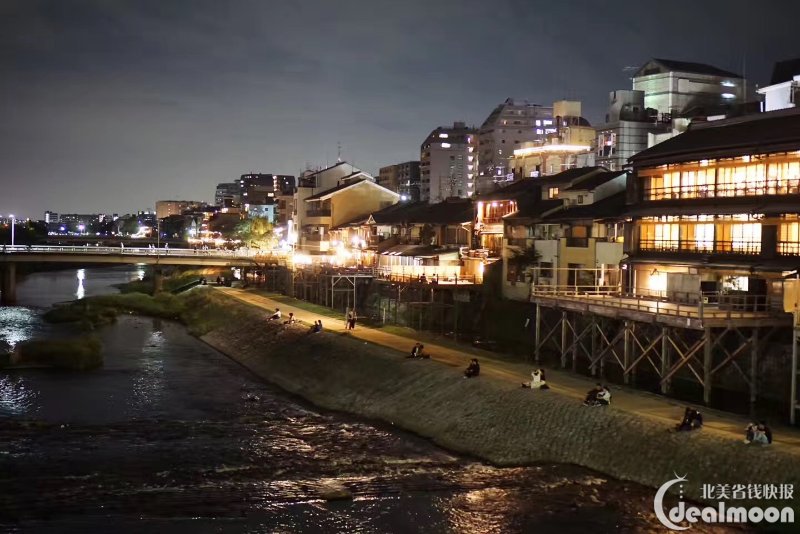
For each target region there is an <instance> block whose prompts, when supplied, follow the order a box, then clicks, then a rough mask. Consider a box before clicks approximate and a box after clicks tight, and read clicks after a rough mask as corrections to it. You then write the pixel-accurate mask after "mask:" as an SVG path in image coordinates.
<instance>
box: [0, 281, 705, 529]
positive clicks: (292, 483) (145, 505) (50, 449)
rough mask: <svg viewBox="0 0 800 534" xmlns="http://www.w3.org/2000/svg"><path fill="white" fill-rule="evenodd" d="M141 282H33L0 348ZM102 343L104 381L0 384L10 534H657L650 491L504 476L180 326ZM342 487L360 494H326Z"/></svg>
mask: <svg viewBox="0 0 800 534" xmlns="http://www.w3.org/2000/svg"><path fill="white" fill-rule="evenodd" d="M138 276H141V272H140V271H139V270H138V269H137V268H113V269H83V270H80V271H76V270H70V271H60V272H55V273H52V272H51V273H40V274H34V275H31V276H29V277H27V278H26V279H25V280H24V282H23V283H21V284H20V286H19V290H18V296H19V299H20V303H21V304H22V306H20V307H12V308H0V344H5V345H6V346H13V345H14V344H16V343H18V342H20V341H23V340H25V339H28V338H31V337H48V336H60V335H65V334H66V333H67V330H68V328H66V327H62V328H59V329H56V328H53V327H51V326H49V325H46V324H44V323H43V322H42V321H41V319H40V318H39V312H40V311H41V308H43V307H46V306H49V305H51V304H52V303H54V302H59V301H64V300H68V299H71V298H75V297H76V296H82V295H91V294H100V293H104V292H111V291H114V289H113V287H112V284H114V283H120V282H124V281H127V280H131V279H135V278H137V277H138ZM98 336H99V337H100V339H101V340H102V343H103V351H104V358H105V365H104V367H103V368H102V369H100V370H97V371H92V372H87V373H65V372H54V371H46V370H16V371H10V372H5V373H3V372H0V528H3V529H4V530H8V531H12V532H107V531H110V530H112V529H113V530H114V531H115V532H136V533H140V532H192V533H197V532H220V531H226V532H228V531H231V532H364V533H367V532H370V533H371V532H403V533H405V532H426V533H429V532H430V533H435V532H458V533H463V532H466V533H472V532H474V533H485V532H534V531H538V532H564V533H570V532H580V533H582V534H584V533H586V532H593V533H598V532H620V531H627V532H647V531H653V532H661V531H663V527H661V526H660V525H659V524H658V523H657V522H656V520H655V519H654V517H653V514H652V498H653V493H654V492H653V491H652V490H650V489H648V488H643V487H641V486H638V485H635V484H629V483H624V482H620V481H616V480H613V479H609V478H607V477H603V476H601V475H598V474H596V473H592V472H590V471H588V470H585V469H580V468H577V467H572V466H565V465H540V466H535V467H525V468H495V467H491V466H488V465H486V464H483V463H481V462H478V461H475V460H473V459H469V458H464V457H461V456H458V455H455V454H451V453H449V452H446V451H443V450H442V449H439V448H437V447H436V446H434V445H432V444H431V443H430V442H428V441H426V440H423V439H420V438H417V437H415V436H412V435H409V434H407V433H404V432H401V431H398V430H396V429H393V428H387V427H386V426H382V425H377V424H374V423H371V422H366V421H363V420H358V419H354V418H350V417H347V416H344V415H341V414H332V413H326V412H321V411H319V410H317V409H314V408H313V407H310V406H308V405H307V404H306V403H304V402H302V401H300V400H298V399H296V398H293V397H291V396H289V395H287V394H286V393H284V392H282V391H280V390H278V389H277V388H275V387H272V386H270V385H268V384H266V383H264V382H263V381H261V380H259V379H258V378H257V377H255V376H253V375H252V374H250V373H249V372H248V371H246V370H245V369H243V368H242V367H240V366H239V365H237V364H236V363H234V362H233V361H231V360H229V359H228V358H226V357H225V356H224V355H222V354H220V353H218V352H216V351H214V350H213V349H211V348H209V347H208V346H206V345H205V344H203V343H202V342H200V341H199V340H197V339H195V338H193V337H191V336H189V335H188V334H187V333H186V332H185V330H184V329H183V328H182V327H181V326H179V325H177V324H174V323H170V322H165V321H161V320H155V319H149V318H142V317H133V316H124V317H122V318H121V319H120V321H119V322H118V323H117V324H115V325H112V326H109V327H105V328H103V329H101V330H100V331H99V332H98ZM609 453H610V454H613V452H609ZM343 488H345V489H346V490H347V491H348V492H349V493H350V494H351V495H352V498H351V499H344V500H326V499H325V498H324V497H325V496H327V495H328V494H329V493H330V492H336V491H340V490H341V489H343ZM695 531H703V530H702V529H697V528H695Z"/></svg>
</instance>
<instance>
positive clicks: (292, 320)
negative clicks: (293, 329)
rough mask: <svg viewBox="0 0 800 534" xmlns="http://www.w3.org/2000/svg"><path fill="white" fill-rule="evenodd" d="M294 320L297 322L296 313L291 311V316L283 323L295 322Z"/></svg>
mask: <svg viewBox="0 0 800 534" xmlns="http://www.w3.org/2000/svg"><path fill="white" fill-rule="evenodd" d="M294 322H295V318H294V313H293V312H289V318H288V319H286V320H285V321H283V324H294Z"/></svg>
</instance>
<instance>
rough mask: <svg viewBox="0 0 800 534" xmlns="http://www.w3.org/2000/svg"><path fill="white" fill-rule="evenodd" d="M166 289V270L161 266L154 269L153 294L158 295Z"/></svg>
mask: <svg viewBox="0 0 800 534" xmlns="http://www.w3.org/2000/svg"><path fill="white" fill-rule="evenodd" d="M162 291H164V272H163V271H162V270H161V268H159V267H156V268H155V269H153V295H158V294H159V293H161V292H162Z"/></svg>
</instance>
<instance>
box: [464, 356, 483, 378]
mask: <svg viewBox="0 0 800 534" xmlns="http://www.w3.org/2000/svg"><path fill="white" fill-rule="evenodd" d="M479 374H481V365H480V364H479V363H478V359H477V358H472V361H471V362H469V366H467V370H466V371H464V378H474V377H476V376H478V375H479Z"/></svg>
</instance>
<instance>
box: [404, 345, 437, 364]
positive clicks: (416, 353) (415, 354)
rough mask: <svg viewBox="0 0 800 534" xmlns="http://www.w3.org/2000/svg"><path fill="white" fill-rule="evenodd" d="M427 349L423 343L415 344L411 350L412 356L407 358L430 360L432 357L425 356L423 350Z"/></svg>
mask: <svg viewBox="0 0 800 534" xmlns="http://www.w3.org/2000/svg"><path fill="white" fill-rule="evenodd" d="M424 348H425V345H423V344H422V343H415V344H414V348H413V349H411V354H410V355H409V356H406V358H420V359H425V360H427V359H429V358H430V357H431V355H430V354H425V353H424V352H423V351H422V350H423V349H424Z"/></svg>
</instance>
